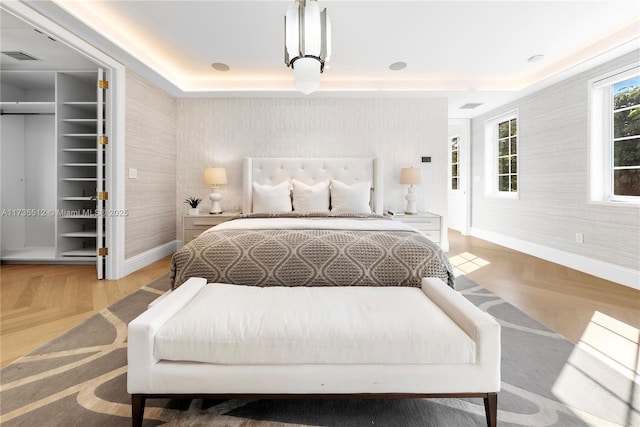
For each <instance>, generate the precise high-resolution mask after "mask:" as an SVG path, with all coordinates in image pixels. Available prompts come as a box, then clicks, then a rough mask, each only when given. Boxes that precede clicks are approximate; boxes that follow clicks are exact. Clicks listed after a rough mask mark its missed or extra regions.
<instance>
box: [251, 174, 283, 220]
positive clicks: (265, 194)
mask: <svg viewBox="0 0 640 427" xmlns="http://www.w3.org/2000/svg"><path fill="white" fill-rule="evenodd" d="M253 212H254V213H269V212H291V194H290V191H289V181H284V182H281V183H280V184H278V185H266V184H258V183H257V182H254V183H253Z"/></svg>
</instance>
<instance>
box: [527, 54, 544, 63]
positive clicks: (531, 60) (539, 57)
mask: <svg viewBox="0 0 640 427" xmlns="http://www.w3.org/2000/svg"><path fill="white" fill-rule="evenodd" d="M543 59H544V55H533V56H532V57H531V58H529V59H527V62H528V63H529V64H533V63H534V62H540V61H542V60H543Z"/></svg>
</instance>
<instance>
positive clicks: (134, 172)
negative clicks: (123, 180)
mask: <svg viewBox="0 0 640 427" xmlns="http://www.w3.org/2000/svg"><path fill="white" fill-rule="evenodd" d="M129 178H131V179H136V178H138V169H134V168H129Z"/></svg>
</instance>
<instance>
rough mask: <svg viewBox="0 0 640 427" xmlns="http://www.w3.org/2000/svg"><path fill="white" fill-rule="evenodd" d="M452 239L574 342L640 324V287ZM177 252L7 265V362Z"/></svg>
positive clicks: (517, 301) (457, 259) (507, 295)
mask: <svg viewBox="0 0 640 427" xmlns="http://www.w3.org/2000/svg"><path fill="white" fill-rule="evenodd" d="M449 240H450V251H449V253H448V255H449V258H450V259H451V261H452V264H454V265H455V266H457V267H456V268H457V269H458V270H460V271H461V272H464V273H465V274H466V275H467V276H468V277H469V278H470V279H471V280H473V281H475V282H476V283H478V284H479V285H481V286H483V287H485V288H487V289H489V290H490V291H492V292H494V293H495V294H497V295H499V296H500V297H502V298H503V299H505V300H506V301H508V302H510V303H511V304H513V305H514V306H516V307H518V308H519V309H520V310H522V311H523V312H525V313H527V314H528V315H529V316H531V317H533V318H534V319H536V320H538V321H539V322H540V323H542V324H544V325H546V326H547V327H549V328H551V329H553V330H555V331H557V332H558V333H560V334H562V335H563V336H565V337H566V338H568V339H569V340H571V341H572V342H574V343H575V342H578V341H579V340H580V338H581V336H582V335H583V333H584V331H585V329H586V327H587V326H588V325H589V323H590V321H591V319H592V317H593V316H594V314H595V313H596V312H600V313H602V314H604V315H606V316H609V317H611V318H614V319H617V320H619V321H621V322H624V323H626V324H627V325H630V326H632V327H633V328H636V329H640V315H639V313H640V291H637V290H634V289H631V288H628V287H626V286H622V285H618V284H616V283H612V282H608V281H606V280H602V279H599V278H597V277H593V276H590V275H587V274H584V273H581V272H578V271H575V270H571V269H568V268H565V267H562V266H560V265H557V264H553V263H550V262H547V261H544V260H541V259H538V258H535V257H531V256H528V255H524V254H522V253H519V252H516V251H512V250H510V249H507V248H504V247H502V246H498V245H494V244H492V243H489V242H486V241H483V240H479V239H476V238H473V237H468V236H462V235H461V234H460V233H458V232H455V231H450V232H449ZM169 259H170V258H169V257H167V258H164V259H162V260H160V261H157V262H155V263H153V264H151V265H149V266H147V267H145V268H143V269H142V270H139V271H137V272H135V273H133V274H131V275H129V276H127V277H125V278H123V279H120V280H97V279H95V278H94V277H95V271H94V268H93V267H92V266H67V265H38V266H35V265H2V267H0V300H1V301H0V356H1V365H2V366H5V365H7V364H9V363H10V362H11V361H13V360H15V359H16V358H18V357H20V356H21V355H24V354H27V353H29V352H30V351H32V350H34V349H35V348H37V347H38V346H40V345H41V344H43V343H45V342H46V341H48V340H50V339H51V338H54V337H55V336H57V335H59V334H60V333H62V332H64V331H66V330H67V329H69V328H71V327H73V326H74V325H76V324H78V323H80V322H81V321H82V320H84V319H86V318H88V317H89V316H91V315H93V314H94V313H96V312H98V311H100V310H101V309H103V308H105V307H107V306H109V305H110V304H112V303H114V302H115V301H117V300H119V299H121V298H122V297H124V296H126V295H128V294H130V293H132V292H133V291H135V290H136V289H138V288H139V287H141V286H143V285H145V284H147V283H148V282H150V281H152V280H154V279H156V278H158V277H160V276H161V275H163V274H165V273H167V272H168V271H169Z"/></svg>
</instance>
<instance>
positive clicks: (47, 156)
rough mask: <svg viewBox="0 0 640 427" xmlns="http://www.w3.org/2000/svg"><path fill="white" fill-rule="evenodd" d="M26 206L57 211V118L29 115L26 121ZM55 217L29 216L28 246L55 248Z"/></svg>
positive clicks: (26, 242)
mask: <svg viewBox="0 0 640 427" xmlns="http://www.w3.org/2000/svg"><path fill="white" fill-rule="evenodd" d="M23 150H24V170H25V179H26V180H25V185H24V193H25V195H26V196H25V207H26V208H27V209H38V210H45V211H47V212H49V211H52V210H55V209H56V206H57V202H56V188H57V186H56V180H55V179H53V178H54V177H56V176H57V173H56V135H55V117H54V116H52V115H47V116H26V117H25V119H24V147H23ZM55 219H56V218H55V216H54V215H48V214H47V215H42V216H38V217H27V218H26V219H25V226H26V237H25V245H26V246H55V244H56V242H55V239H56V233H55Z"/></svg>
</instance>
